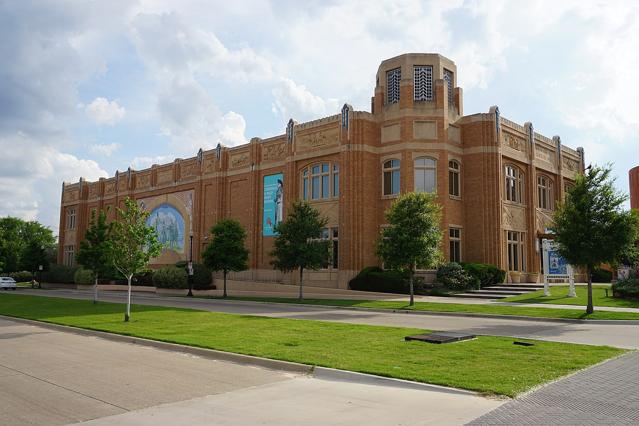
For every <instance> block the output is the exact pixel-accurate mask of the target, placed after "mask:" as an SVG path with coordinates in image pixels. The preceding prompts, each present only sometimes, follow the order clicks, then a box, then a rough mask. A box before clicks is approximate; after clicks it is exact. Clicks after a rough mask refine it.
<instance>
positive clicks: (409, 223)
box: [377, 192, 442, 306]
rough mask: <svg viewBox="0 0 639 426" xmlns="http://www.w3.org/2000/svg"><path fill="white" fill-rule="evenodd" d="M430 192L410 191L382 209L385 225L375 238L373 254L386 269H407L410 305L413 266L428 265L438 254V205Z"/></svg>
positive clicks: (437, 257) (439, 216) (440, 234)
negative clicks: (388, 206)
mask: <svg viewBox="0 0 639 426" xmlns="http://www.w3.org/2000/svg"><path fill="white" fill-rule="evenodd" d="M435 200H436V198H435V195H434V194H428V193H424V192H420V193H415V192H410V193H407V194H404V195H402V196H400V197H399V198H398V199H397V200H395V202H394V203H393V204H392V205H391V207H390V208H389V209H388V210H387V211H386V212H385V217H386V222H387V223H388V226H387V227H385V228H383V229H382V231H381V233H380V237H379V239H378V242H377V254H378V256H379V257H380V258H381V259H382V261H383V262H384V264H385V266H386V267H387V268H390V269H397V270H400V271H407V272H408V277H409V278H408V279H409V289H410V305H411V306H413V304H414V300H415V297H414V294H415V291H414V288H413V287H414V285H413V282H414V277H415V269H416V267H417V266H419V267H423V268H432V267H434V266H435V265H436V264H437V262H438V261H439V260H440V258H441V251H440V248H439V245H440V242H441V239H442V232H441V230H440V229H439V224H440V221H441V206H440V205H439V204H438V203H437V202H436V201H435Z"/></svg>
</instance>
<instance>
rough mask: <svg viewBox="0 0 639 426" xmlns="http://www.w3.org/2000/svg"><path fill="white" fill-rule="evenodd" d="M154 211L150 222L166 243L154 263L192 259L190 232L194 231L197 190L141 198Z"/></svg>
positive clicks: (152, 261)
mask: <svg viewBox="0 0 639 426" xmlns="http://www.w3.org/2000/svg"><path fill="white" fill-rule="evenodd" d="M138 203H139V205H140V207H142V208H143V209H144V210H146V211H148V212H150V214H149V217H148V218H147V220H146V224H147V225H148V226H150V227H152V228H153V229H155V232H156V233H157V236H158V241H159V242H160V244H162V252H161V254H160V255H159V256H158V257H156V258H154V259H151V264H156V265H157V264H164V265H166V264H174V263H176V262H179V261H181V260H188V259H187V256H188V254H189V236H190V235H191V233H192V232H193V220H192V219H193V191H182V192H175V193H172V194H164V195H158V196H155V197H148V198H143V199H140V200H138Z"/></svg>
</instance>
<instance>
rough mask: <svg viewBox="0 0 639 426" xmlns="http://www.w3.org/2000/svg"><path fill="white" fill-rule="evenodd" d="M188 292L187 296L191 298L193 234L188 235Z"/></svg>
mask: <svg viewBox="0 0 639 426" xmlns="http://www.w3.org/2000/svg"><path fill="white" fill-rule="evenodd" d="M188 272H189V292H188V294H187V296H189V297H193V234H191V235H189V270H188Z"/></svg>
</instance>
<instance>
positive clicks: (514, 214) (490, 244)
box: [58, 54, 584, 288]
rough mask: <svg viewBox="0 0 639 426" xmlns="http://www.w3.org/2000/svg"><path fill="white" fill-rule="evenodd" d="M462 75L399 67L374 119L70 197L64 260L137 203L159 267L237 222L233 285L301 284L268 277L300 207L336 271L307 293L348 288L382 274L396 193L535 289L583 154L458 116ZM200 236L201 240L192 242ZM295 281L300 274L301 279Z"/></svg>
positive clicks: (461, 245)
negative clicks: (557, 212) (383, 231)
mask: <svg viewBox="0 0 639 426" xmlns="http://www.w3.org/2000/svg"><path fill="white" fill-rule="evenodd" d="M456 82H457V67H456V66H455V64H454V62H452V61H451V60H449V59H447V58H445V57H443V56H441V55H438V54H404V55H400V56H397V57H395V58H391V59H388V60H385V61H383V62H382V63H381V65H380V66H379V69H378V71H377V84H376V86H375V90H374V94H373V97H372V99H371V111H370V112H367V111H355V110H353V108H352V107H351V106H350V105H348V104H346V105H344V107H343V108H342V110H341V113H339V114H336V115H333V116H329V117H324V118H320V119H318V120H314V121H310V122H306V123H297V122H295V121H294V120H292V119H291V120H290V121H289V122H288V125H287V126H286V133H285V134H282V135H279V136H275V137H270V138H267V139H260V138H253V139H251V141H250V143H247V144H245V145H241V146H237V147H232V148H229V147H223V146H220V145H218V147H217V148H215V149H212V150H207V151H202V150H200V152H198V154H197V155H196V156H195V157H192V158H187V159H176V160H175V161H174V162H172V163H170V164H164V165H153V166H152V167H151V168H149V169H145V170H131V169H129V170H127V171H126V172H117V173H116V175H115V176H114V177H112V178H108V179H100V180H99V181H97V182H86V181H84V180H80V181H79V182H76V183H72V184H67V183H65V184H63V188H62V206H61V211H60V238H59V241H60V242H59V245H60V246H59V255H58V261H59V262H61V263H67V264H72V263H73V262H74V253H75V252H76V251H77V248H78V245H79V242H80V239H81V237H82V235H83V234H84V232H85V229H86V227H87V223H88V220H89V217H90V211H91V210H92V209H104V208H107V207H111V209H110V210H109V213H108V214H109V215H110V217H111V218H113V217H114V216H115V213H114V209H113V208H112V207H113V206H118V205H122V203H123V200H124V198H125V197H132V198H135V199H137V200H138V201H139V202H140V203H141V204H143V205H144V206H145V208H146V209H148V210H149V211H151V212H152V214H151V217H150V219H149V223H150V224H152V225H153V226H155V227H156V228H157V229H158V235H159V236H160V239H161V241H162V242H163V243H164V244H165V247H166V248H165V249H164V251H163V253H162V255H161V256H160V257H159V258H158V259H155V260H154V264H156V265H160V264H168V263H173V262H175V261H177V260H180V259H187V256H188V255H189V251H190V244H191V241H192V247H193V248H192V250H193V258H194V260H197V259H199V257H200V253H201V252H202V250H203V247H204V246H205V245H206V243H207V239H208V235H207V234H208V230H209V229H210V227H211V226H212V225H213V224H214V223H215V222H216V221H217V220H219V219H221V218H224V217H233V218H236V219H238V220H239V221H240V222H241V223H242V224H243V226H244V227H245V228H246V230H247V233H248V239H247V246H248V248H249V249H250V253H251V254H250V266H251V270H250V271H246V272H243V273H239V274H236V276H235V278H236V279H247V280H256V281H266V282H269V281H270V282H294V280H295V277H294V276H288V275H287V276H283V275H281V274H280V273H279V272H276V271H274V270H273V269H272V267H271V266H270V264H269V261H270V260H271V259H270V257H269V255H268V253H269V251H270V250H271V249H272V247H273V241H274V238H275V237H274V236H273V230H272V227H273V225H274V224H275V223H276V222H277V221H279V220H281V218H282V216H283V215H284V214H286V209H287V206H289V205H290V204H291V202H292V201H293V200H295V199H300V198H304V199H306V200H308V201H309V202H310V203H311V204H312V205H313V206H314V207H316V208H317V209H319V210H320V211H321V212H322V213H323V214H324V215H325V216H326V217H327V218H328V219H329V223H328V228H327V229H326V231H325V237H326V238H329V239H331V240H333V242H334V244H333V247H334V254H335V256H334V259H333V261H332V262H331V264H330V265H328V266H327V268H326V269H324V270H320V271H317V272H312V273H309V275H308V279H309V284H310V285H318V286H327V287H338V288H346V287H347V284H348V281H349V279H350V278H351V277H353V276H354V275H355V274H356V273H357V272H359V271H360V270H361V269H362V268H363V267H365V266H371V265H379V264H380V261H379V259H377V257H376V256H375V249H374V246H375V241H376V238H377V236H378V234H379V231H380V228H381V227H382V226H384V211H385V210H386V209H387V208H388V207H389V206H390V205H391V203H392V202H393V200H394V199H395V198H396V197H397V195H398V194H400V193H403V192H409V191H435V192H436V193H437V194H438V200H439V202H440V203H441V204H442V206H443V220H442V224H441V229H442V232H443V233H444V239H443V241H444V243H443V247H442V249H443V252H444V255H445V257H446V258H447V259H451V260H456V261H473V262H486V263H492V264H495V265H498V266H500V267H502V268H503V269H506V270H508V271H510V275H509V276H510V277H513V276H514V277H517V276H519V275H520V274H524V277H523V279H528V280H536V274H537V273H539V271H540V264H541V261H540V253H539V238H540V237H541V236H542V235H544V234H545V233H546V226H547V224H548V223H549V221H550V217H551V215H552V210H553V209H554V206H555V203H556V201H557V200H560V199H562V197H563V196H564V193H565V188H566V186H567V185H570V183H571V182H572V181H573V179H574V177H575V174H576V173H580V172H581V171H583V168H584V163H583V155H584V153H583V150H582V149H581V148H578V149H577V150H576V151H575V150H573V149H570V148H568V147H566V146H564V145H562V143H561V141H560V139H559V137H558V136H555V137H553V138H548V137H545V136H542V135H541V134H539V133H537V132H535V131H534V129H533V126H532V124H531V123H525V124H524V125H520V124H517V123H514V122H512V121H510V120H507V119H506V118H504V117H502V116H501V115H500V112H499V109H498V108H497V107H492V108H490V110H489V112H487V113H479V114H472V115H464V114H463V98H462V89H461V88H459V87H457V85H456ZM191 236H192V238H191ZM293 275H294V274H293Z"/></svg>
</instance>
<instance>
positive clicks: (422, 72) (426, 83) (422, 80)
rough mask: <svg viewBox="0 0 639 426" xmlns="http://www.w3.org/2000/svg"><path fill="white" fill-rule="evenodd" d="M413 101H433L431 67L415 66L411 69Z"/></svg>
mask: <svg viewBox="0 0 639 426" xmlns="http://www.w3.org/2000/svg"><path fill="white" fill-rule="evenodd" d="M413 76H414V78H413V83H414V89H413V99H414V100H416V101H432V100H433V67H431V66H430V65H427V66H422V65H420V66H416V67H414V68H413Z"/></svg>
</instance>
